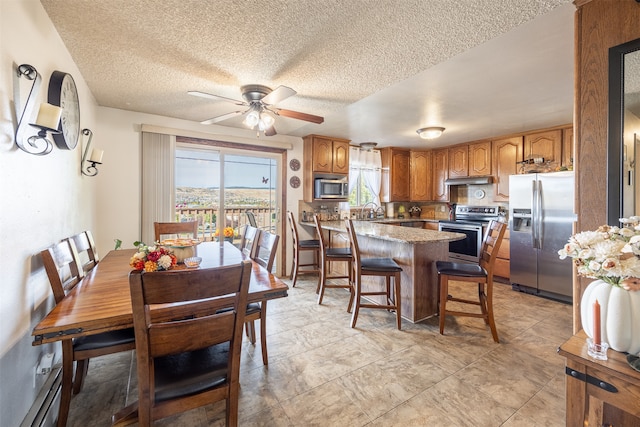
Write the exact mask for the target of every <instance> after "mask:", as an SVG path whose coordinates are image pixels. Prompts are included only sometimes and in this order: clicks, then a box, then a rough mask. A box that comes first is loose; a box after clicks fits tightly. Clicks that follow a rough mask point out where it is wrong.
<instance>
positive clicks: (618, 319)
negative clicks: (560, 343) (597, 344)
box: [580, 280, 640, 354]
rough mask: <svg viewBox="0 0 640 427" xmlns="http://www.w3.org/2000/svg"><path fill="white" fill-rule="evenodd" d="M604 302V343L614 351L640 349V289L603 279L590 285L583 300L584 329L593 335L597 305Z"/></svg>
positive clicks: (602, 332)
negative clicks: (629, 289) (594, 313)
mask: <svg viewBox="0 0 640 427" xmlns="http://www.w3.org/2000/svg"><path fill="white" fill-rule="evenodd" d="M596 300H598V303H599V304H600V325H601V327H600V331H601V338H602V342H606V343H608V344H609V347H610V348H612V349H613V350H616V351H620V352H628V353H632V354H636V353H638V352H640V291H632V292H629V291H626V290H624V289H623V288H621V287H619V286H615V285H611V284H609V283H607V282H605V281H603V280H595V281H593V282H591V284H589V286H587V289H585V291H584V294H583V295H582V299H581V302H580V319H581V321H582V328H583V329H584V331H585V333H586V334H587V336H589V338H593V304H594V303H595V301H596Z"/></svg>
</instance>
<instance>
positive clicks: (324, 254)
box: [313, 215, 354, 312]
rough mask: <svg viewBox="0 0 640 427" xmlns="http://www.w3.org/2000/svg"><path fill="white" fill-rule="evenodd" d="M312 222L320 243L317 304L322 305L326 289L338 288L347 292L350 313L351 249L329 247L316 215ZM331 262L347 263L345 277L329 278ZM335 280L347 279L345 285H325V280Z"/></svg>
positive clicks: (351, 292)
mask: <svg viewBox="0 0 640 427" xmlns="http://www.w3.org/2000/svg"><path fill="white" fill-rule="evenodd" d="M313 222H314V224H315V225H316V232H317V233H318V237H319V239H318V240H319V241H320V289H319V291H318V304H322V299H323V298H324V290H325V289H327V288H334V289H335V288H338V289H347V290H349V294H350V295H349V305H348V306H347V311H349V312H350V311H351V305H352V304H353V297H354V289H353V281H352V277H353V266H352V261H353V254H352V252H351V247H347V248H332V247H329V243H328V242H327V241H326V240H325V238H324V234H323V233H322V227H321V226H320V220H319V219H318V215H314V216H313ZM332 262H346V263H347V271H348V273H347V275H346V276H345V275H337V276H331V275H330V270H331V263H332ZM335 279H347V283H340V282H338V283H335V282H331V283H327V280H335Z"/></svg>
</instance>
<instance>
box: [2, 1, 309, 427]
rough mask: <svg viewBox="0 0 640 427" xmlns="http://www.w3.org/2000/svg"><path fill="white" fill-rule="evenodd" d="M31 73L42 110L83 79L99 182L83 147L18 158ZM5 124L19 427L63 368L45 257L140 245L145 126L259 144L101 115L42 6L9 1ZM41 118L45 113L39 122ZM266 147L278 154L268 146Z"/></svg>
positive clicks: (9, 398) (10, 344)
mask: <svg viewBox="0 0 640 427" xmlns="http://www.w3.org/2000/svg"><path fill="white" fill-rule="evenodd" d="M23 63H28V64H31V65H33V66H34V67H36V69H37V70H38V71H39V72H40V74H41V75H42V85H41V87H40V91H39V92H38V93H37V94H36V95H35V96H36V97H37V102H38V103H40V102H46V97H47V86H48V82H49V77H50V75H51V73H52V72H53V71H54V70H61V71H65V72H68V73H71V74H72V75H73V77H74V80H75V82H76V85H77V87H78V92H79V96H80V108H81V126H82V127H83V128H85V127H86V128H90V129H91V130H92V131H93V132H94V137H93V142H92V146H93V147H98V148H102V149H104V150H105V154H104V158H103V162H104V164H103V165H101V166H100V167H99V174H98V175H97V176H96V177H86V176H83V175H81V173H80V160H81V156H82V152H81V151H82V150H81V147H80V144H79V146H78V147H76V149H75V150H72V151H68V150H60V149H57V148H54V150H53V151H52V153H51V154H49V155H47V156H34V155H31V154H27V153H25V152H23V151H21V150H19V149H17V148H16V146H15V144H14V132H15V128H14V126H15V124H16V123H17V122H16V120H15V112H14V101H16V100H18V101H19V103H20V104H21V105H23V104H24V101H25V100H26V96H27V94H28V92H29V89H30V87H31V85H30V83H31V82H28V81H27V80H26V79H24V78H22V79H19V80H18V79H17V78H16V77H15V68H16V66H17V65H19V64H23ZM16 82H17V84H18V86H16ZM21 98H22V99H21ZM0 114H1V116H0V189H1V190H0V191H1V193H0V200H1V202H0V203H1V205H0V206H1V208H0V271H2V277H1V278H0V324H1V325H2V327H1V328H0V426H15V425H19V424H20V422H21V421H22V420H23V418H24V417H25V415H26V413H27V411H28V410H29V407H30V406H31V403H32V402H33V401H34V399H35V396H36V395H37V393H38V391H39V389H40V387H41V386H42V383H43V382H44V377H38V378H37V381H36V383H35V384H34V371H35V366H36V364H37V362H38V359H39V358H40V356H41V354H42V353H44V352H50V351H54V350H55V351H56V353H57V354H56V357H57V358H58V359H59V358H60V355H61V353H60V349H59V346H54V345H47V346H37V347H33V346H32V345H31V342H32V338H31V331H32V329H33V327H34V326H35V324H37V323H38V321H40V319H42V317H43V316H44V315H45V314H46V313H47V312H48V311H49V310H50V309H51V307H52V306H53V301H52V300H53V298H52V297H51V291H50V287H49V282H48V280H47V277H46V274H45V272H44V270H43V268H42V262H41V260H40V258H39V252H40V251H41V250H42V249H44V248H46V247H47V246H49V245H51V244H52V243H54V242H56V241H58V240H60V239H62V238H65V237H67V236H70V235H72V234H75V233H77V232H80V231H82V230H84V229H91V230H92V231H93V232H94V234H95V237H96V240H97V244H98V249H99V253H100V254H101V255H103V256H104V255H105V254H106V253H107V252H108V251H109V250H110V249H112V248H113V239H114V238H119V239H121V240H122V241H123V242H124V243H125V244H127V245H128V246H130V245H131V244H132V242H133V241H135V240H136V239H137V238H138V237H139V235H140V231H139V223H140V202H139V201H140V182H139V179H140V178H139V176H140V174H139V166H140V131H139V129H140V125H141V124H143V123H144V124H152V125H158V126H166V127H172V128H178V129H188V130H192V131H198V132H204V133H208V134H210V135H211V136H212V138H214V139H219V140H227V141H236V142H238V141H252V142H255V140H256V138H255V133H253V132H251V131H248V130H242V129H237V130H230V129H229V128H225V127H224V126H202V125H200V124H198V123H192V122H187V121H182V120H176V119H168V118H166V117H158V116H151V115H145V114H138V113H132V112H128V111H122V110H115V109H110V108H103V107H99V106H98V105H97V104H96V102H95V100H94V99H93V96H92V95H91V93H90V92H89V89H88V87H87V85H86V83H85V81H84V80H83V78H82V75H81V74H80V71H79V70H78V68H77V67H76V65H75V63H74V62H73V59H72V58H71V56H70V54H69V52H68V51H67V49H66V48H65V46H64V45H63V43H62V41H61V40H60V38H59V36H58V34H57V32H56V30H55V28H54V27H53V25H52V24H51V21H50V20H49V17H48V16H47V14H46V13H45V11H44V9H43V8H42V5H41V4H40V2H39V1H37V0H0ZM36 114H37V108H36V111H34V112H33V114H32V117H30V120H29V121H30V122H33V121H34V119H35V116H36ZM270 140H271V141H278V142H281V143H286V144H290V145H291V146H292V147H293V149H292V150H290V151H289V152H288V158H289V159H290V158H293V157H296V158H298V159H302V140H301V139H300V138H294V137H286V136H281V135H278V136H276V137H273V138H271V139H270ZM260 143H264V144H269V142H267V141H264V139H263V138H262V139H260ZM287 172H288V174H290V175H291V174H292V172H291V171H290V170H289V169H288V168H287ZM298 173H300V176H301V171H300V172H298ZM288 180H289V176H287V178H286V181H287V182H288ZM287 190H291V189H290V187H288V186H287ZM301 198H302V189H299V190H296V191H289V193H288V205H287V206H284V207H282V209H283V210H284V211H286V210H287V209H292V210H294V211H297V200H298V199H301ZM287 237H288V239H285V241H286V240H289V241H290V238H289V236H287ZM289 246H290V244H289ZM288 259H289V260H291V255H290V254H289V256H288Z"/></svg>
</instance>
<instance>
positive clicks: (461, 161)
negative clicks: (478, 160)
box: [448, 145, 469, 178]
mask: <svg viewBox="0 0 640 427" xmlns="http://www.w3.org/2000/svg"><path fill="white" fill-rule="evenodd" d="M448 156H449V178H463V177H466V176H469V146H468V145H461V146H459V147H453V148H449V153H448Z"/></svg>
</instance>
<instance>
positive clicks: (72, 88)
mask: <svg viewBox="0 0 640 427" xmlns="http://www.w3.org/2000/svg"><path fill="white" fill-rule="evenodd" d="M48 102H49V104H53V105H57V106H58V107H60V108H61V109H62V114H61V115H60V124H59V125H58V130H59V131H60V133H57V134H55V133H54V134H53V140H54V141H55V142H56V145H57V146H58V148H61V149H63V150H73V149H74V148H76V145H78V138H79V137H80V102H79V100H78V90H77V89H76V82H75V81H74V80H73V77H72V76H71V74H69V73H64V72H62V71H54V72H53V73H52V74H51V79H49V93H48Z"/></svg>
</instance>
